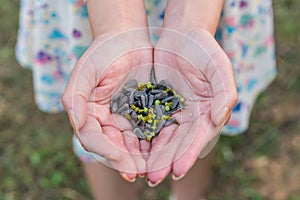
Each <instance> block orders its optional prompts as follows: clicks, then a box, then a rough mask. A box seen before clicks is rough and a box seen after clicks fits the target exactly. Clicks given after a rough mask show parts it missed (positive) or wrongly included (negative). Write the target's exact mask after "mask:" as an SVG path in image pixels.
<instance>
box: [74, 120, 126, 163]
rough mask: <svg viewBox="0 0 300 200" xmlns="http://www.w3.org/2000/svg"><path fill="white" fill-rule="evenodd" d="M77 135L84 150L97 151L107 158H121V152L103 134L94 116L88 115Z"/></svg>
mask: <svg viewBox="0 0 300 200" xmlns="http://www.w3.org/2000/svg"><path fill="white" fill-rule="evenodd" d="M77 137H78V139H79V141H80V142H81V144H82V146H83V147H84V148H85V149H86V150H88V151H91V152H94V153H97V154H99V155H101V156H103V157H105V158H107V159H108V160H120V159H121V154H122V152H121V151H120V149H119V148H117V147H116V146H115V145H114V144H113V143H112V142H111V141H110V140H109V138H108V137H107V136H106V135H104V134H103V130H102V128H101V127H100V125H99V123H98V121H97V120H96V119H95V118H93V117H91V116H89V117H88V119H87V122H86V124H85V126H83V127H82V129H81V131H80V134H77Z"/></svg>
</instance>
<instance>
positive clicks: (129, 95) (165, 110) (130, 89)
mask: <svg viewBox="0 0 300 200" xmlns="http://www.w3.org/2000/svg"><path fill="white" fill-rule="evenodd" d="M183 101H184V99H183V98H182V97H181V96H180V95H178V94H176V91H175V90H172V88H171V87H170V86H169V85H168V84H167V82H166V81H165V80H161V81H160V82H159V83H158V84H157V80H156V77H155V70H154V68H152V70H151V74H150V82H147V83H138V82H137V80H135V79H133V80H130V81H128V82H127V83H126V84H125V85H124V87H123V90H122V91H121V92H119V93H118V94H116V95H114V96H113V97H112V100H111V107H110V110H111V112H116V113H119V114H121V115H123V116H124V117H125V118H127V119H128V120H129V121H130V123H131V125H132V127H134V128H133V132H134V133H135V134H136V136H137V137H138V138H139V139H147V140H148V141H151V139H152V138H153V137H155V135H157V134H159V132H160V131H161V130H162V129H163V127H165V126H169V125H171V124H173V123H178V122H177V121H176V120H175V119H173V118H172V117H171V115H172V114H174V113H175V112H177V111H178V110H180V109H182V108H183Z"/></svg>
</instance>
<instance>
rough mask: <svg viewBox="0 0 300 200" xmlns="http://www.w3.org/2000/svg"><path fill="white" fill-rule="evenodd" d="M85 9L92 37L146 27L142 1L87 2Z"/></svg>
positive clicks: (105, 0)
mask: <svg viewBox="0 0 300 200" xmlns="http://www.w3.org/2000/svg"><path fill="white" fill-rule="evenodd" d="M87 7H88V13H89V20H90V24H91V29H92V33H93V35H94V37H97V36H98V35H101V34H103V33H111V34H113V33H118V32H123V31H126V30H130V29H134V28H142V27H147V17H146V11H145V5H144V1H141V0H88V1H87Z"/></svg>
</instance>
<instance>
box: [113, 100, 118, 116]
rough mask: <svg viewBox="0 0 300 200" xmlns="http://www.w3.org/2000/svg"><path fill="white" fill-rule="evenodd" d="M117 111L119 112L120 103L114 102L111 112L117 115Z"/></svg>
mask: <svg viewBox="0 0 300 200" xmlns="http://www.w3.org/2000/svg"><path fill="white" fill-rule="evenodd" d="M117 110H118V102H116V101H112V104H111V112H113V113H115V112H117Z"/></svg>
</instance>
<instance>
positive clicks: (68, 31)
mask: <svg viewBox="0 0 300 200" xmlns="http://www.w3.org/2000/svg"><path fill="white" fill-rule="evenodd" d="M166 2H167V1H166V0H145V4H146V12H147V16H148V23H149V26H150V27H160V26H161V25H162V21H163V18H164V8H165V6H166ZM152 39H153V40H157V39H158V36H156V35H152ZM216 39H217V40H218V41H219V43H220V45H221V46H222V47H223V49H224V51H225V52H226V53H227V55H228V56H229V58H230V59H231V62H232V64H233V67H234V71H235V78H236V82H237V86H238V93H239V102H238V104H237V105H236V106H235V108H234V109H233V112H232V117H231V119H230V121H229V123H228V124H227V125H226V127H224V129H223V132H224V133H225V134H230V135H233V134H239V133H242V132H244V131H246V130H247V127H248V124H249V116H250V113H251V109H252V107H253V104H254V102H255V100H256V97H257V95H258V94H259V93H260V92H261V91H263V90H264V89H265V88H266V87H267V86H268V85H269V83H270V82H271V81H272V80H273V79H274V77H275V75H276V67H275V53H274V35H273V13H272V1H271V0H227V1H226V0H225V4H224V9H223V13H222V17H221V20H220V25H219V27H218V30H217V33H216ZM91 42H92V36H91V31H90V26H89V22H88V13H87V8H86V5H85V3H84V1H83V0H52V1H49V0H21V7H20V22H19V32H18V40H17V45H16V57H17V60H18V62H19V63H20V65H22V66H23V67H25V68H30V69H32V72H33V83H34V92H35V101H36V103H37V105H38V107H39V108H40V109H41V110H42V111H45V112H59V111H62V110H63V107H62V105H61V102H60V99H61V96H62V93H63V91H64V88H65V85H66V84H67V82H68V78H69V76H70V72H71V70H72V68H73V66H74V65H75V63H76V62H77V60H78V59H79V58H80V56H81V55H82V54H83V53H84V51H85V50H86V49H87V48H88V46H89V45H90V43H91Z"/></svg>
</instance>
